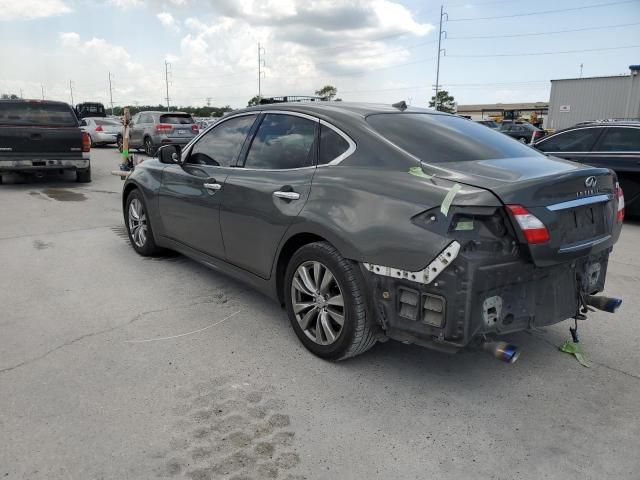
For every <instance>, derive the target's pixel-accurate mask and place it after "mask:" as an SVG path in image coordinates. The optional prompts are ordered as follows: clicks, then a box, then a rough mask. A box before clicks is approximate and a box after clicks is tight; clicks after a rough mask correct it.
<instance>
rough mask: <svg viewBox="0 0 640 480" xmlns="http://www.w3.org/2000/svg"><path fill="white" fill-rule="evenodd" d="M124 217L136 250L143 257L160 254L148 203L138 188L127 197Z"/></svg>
mask: <svg viewBox="0 0 640 480" xmlns="http://www.w3.org/2000/svg"><path fill="white" fill-rule="evenodd" d="M124 219H125V224H126V226H127V233H128V234H129V241H130V242H131V246H132V247H133V249H134V250H135V251H136V252H138V253H139V254H140V255H142V256H143V257H150V256H154V255H158V254H159V253H160V252H161V249H160V248H158V246H156V242H155V240H154V238H153V230H151V222H150V221H149V211H148V210H147V205H146V203H145V202H144V198H143V197H142V194H141V193H140V191H139V190H138V189H134V190H132V191H131V193H130V194H129V196H128V197H127V202H126V203H125V211H124Z"/></svg>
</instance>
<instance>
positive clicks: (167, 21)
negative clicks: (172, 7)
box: [156, 12, 180, 32]
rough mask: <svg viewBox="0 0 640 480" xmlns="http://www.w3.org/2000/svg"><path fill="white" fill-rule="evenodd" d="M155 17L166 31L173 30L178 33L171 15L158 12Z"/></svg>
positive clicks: (176, 25)
mask: <svg viewBox="0 0 640 480" xmlns="http://www.w3.org/2000/svg"><path fill="white" fill-rule="evenodd" d="M156 17H158V20H160V23H161V24H162V25H164V26H165V27H167V28H168V29H170V30H173V31H174V32H179V31H180V27H178V23H177V22H176V19H175V18H173V15H171V14H170V13H169V12H160V13H158V14H157V15H156Z"/></svg>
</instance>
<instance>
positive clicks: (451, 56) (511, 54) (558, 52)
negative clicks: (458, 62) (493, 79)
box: [447, 45, 640, 58]
mask: <svg viewBox="0 0 640 480" xmlns="http://www.w3.org/2000/svg"><path fill="white" fill-rule="evenodd" d="M625 48H640V45H628V46H625V47H607V48H587V49H583V50H562V51H555V52H535V53H496V54H491V55H447V58H487V57H531V56H538V55H559V54H563V53H584V52H603V51H606V50H623V49H625Z"/></svg>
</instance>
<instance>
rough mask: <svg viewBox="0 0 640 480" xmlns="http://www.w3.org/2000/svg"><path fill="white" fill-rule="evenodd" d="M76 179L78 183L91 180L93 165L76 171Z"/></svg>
mask: <svg viewBox="0 0 640 480" xmlns="http://www.w3.org/2000/svg"><path fill="white" fill-rule="evenodd" d="M76 181H77V182H78V183H89V182H91V167H89V168H87V169H86V170H78V171H77V172H76Z"/></svg>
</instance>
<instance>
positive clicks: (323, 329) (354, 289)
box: [284, 242, 376, 361]
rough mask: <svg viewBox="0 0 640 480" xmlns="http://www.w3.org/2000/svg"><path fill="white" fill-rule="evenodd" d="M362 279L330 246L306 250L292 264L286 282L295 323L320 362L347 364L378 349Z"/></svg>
mask: <svg viewBox="0 0 640 480" xmlns="http://www.w3.org/2000/svg"><path fill="white" fill-rule="evenodd" d="M327 272H328V273H329V274H330V277H326V275H327ZM360 275H361V274H360V272H359V271H358V269H357V268H356V267H355V266H354V265H353V263H352V262H350V261H349V260H347V259H345V258H344V257H343V256H342V255H340V252H338V250H336V249H335V248H334V247H333V246H332V245H331V244H329V243H327V242H316V243H310V244H308V245H305V246H303V247H301V248H300V249H299V250H298V251H297V252H296V253H294V255H293V257H292V258H291V260H290V262H289V265H288V267H287V271H286V273H285V281H284V288H285V291H284V298H285V302H286V307H287V313H288V315H289V321H290V322H291V326H292V327H293V330H294V331H295V333H296V335H297V336H298V338H299V339H300V341H301V342H302V344H303V345H304V346H305V347H306V348H307V349H308V350H309V351H310V352H312V353H313V354H315V355H317V356H318V357H321V358H324V359H326V360H334V361H337V360H344V359H346V358H349V357H354V356H356V355H360V354H361V353H364V352H366V351H367V350H369V349H370V348H371V347H373V345H374V344H375V343H376V330H375V327H374V326H373V325H371V322H370V321H369V319H368V318H367V308H366V299H365V294H364V281H363V279H361V276H360ZM316 276H317V277H318V278H315V277H316ZM327 278H329V279H330V280H328V281H327ZM323 287H324V288H323ZM294 303H295V308H294ZM340 318H342V320H340ZM340 321H341V322H342V325H340Z"/></svg>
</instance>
